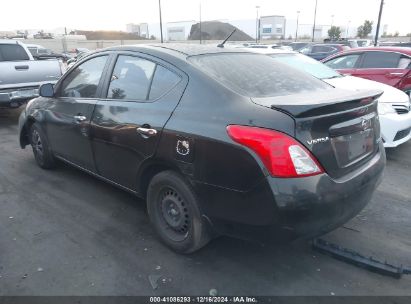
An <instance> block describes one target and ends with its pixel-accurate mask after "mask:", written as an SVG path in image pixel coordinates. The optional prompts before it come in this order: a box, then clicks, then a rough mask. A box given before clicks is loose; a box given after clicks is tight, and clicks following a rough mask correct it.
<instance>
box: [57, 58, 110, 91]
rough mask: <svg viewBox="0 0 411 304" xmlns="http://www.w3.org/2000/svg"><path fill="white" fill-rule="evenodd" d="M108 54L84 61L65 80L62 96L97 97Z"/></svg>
mask: <svg viewBox="0 0 411 304" xmlns="http://www.w3.org/2000/svg"><path fill="white" fill-rule="evenodd" d="M106 62H107V56H99V57H94V58H92V59H90V60H87V61H86V62H84V63H82V64H81V65H79V66H78V67H76V68H75V69H74V70H72V71H71V72H70V74H69V75H67V77H66V78H65V79H64V80H63V83H62V85H61V94H60V95H61V96H62V97H77V98H95V97H97V87H98V84H99V83H100V79H101V75H102V74H103V70H104V67H105V65H106Z"/></svg>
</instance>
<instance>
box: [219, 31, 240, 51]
mask: <svg viewBox="0 0 411 304" xmlns="http://www.w3.org/2000/svg"><path fill="white" fill-rule="evenodd" d="M236 30H237V29H233V31H232V32H231V34H230V35H228V37H227V38H225V39H224V41H223V42H221V43H220V44H218V45H217V47H220V48H223V47H224V43H226V42H227V40H228V39H230V37H231V36H232V35H233V34H234V32H235V31H236Z"/></svg>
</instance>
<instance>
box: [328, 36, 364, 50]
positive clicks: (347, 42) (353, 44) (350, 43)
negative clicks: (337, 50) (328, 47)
mask: <svg viewBox="0 0 411 304" xmlns="http://www.w3.org/2000/svg"><path fill="white" fill-rule="evenodd" d="M324 43H327V44H330V43H334V44H341V45H345V46H349V47H350V48H357V47H358V43H357V40H355V39H339V40H331V39H329V38H327V39H324Z"/></svg>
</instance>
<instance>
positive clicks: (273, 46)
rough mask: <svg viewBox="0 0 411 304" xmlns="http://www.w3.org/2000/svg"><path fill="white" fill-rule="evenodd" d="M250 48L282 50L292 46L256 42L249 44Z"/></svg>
mask: <svg viewBox="0 0 411 304" xmlns="http://www.w3.org/2000/svg"><path fill="white" fill-rule="evenodd" d="M248 47H249V48H255V49H282V50H290V51H291V50H292V48H291V47H290V46H287V45H280V44H254V45H250V46H248Z"/></svg>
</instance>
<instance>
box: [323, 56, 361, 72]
mask: <svg viewBox="0 0 411 304" xmlns="http://www.w3.org/2000/svg"><path fill="white" fill-rule="evenodd" d="M360 56H361V55H360V54H353V55H345V56H339V57H337V58H334V59H331V60H329V61H327V62H325V65H326V66H329V67H330V68H332V69H336V70H337V69H353V68H354V67H355V65H356V64H357V61H358V59H359V58H360Z"/></svg>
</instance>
